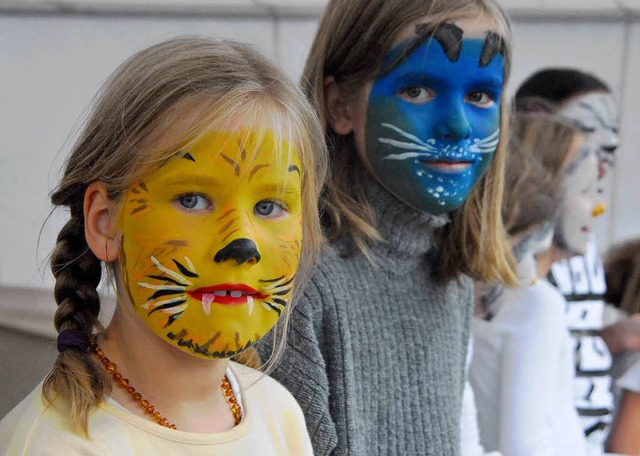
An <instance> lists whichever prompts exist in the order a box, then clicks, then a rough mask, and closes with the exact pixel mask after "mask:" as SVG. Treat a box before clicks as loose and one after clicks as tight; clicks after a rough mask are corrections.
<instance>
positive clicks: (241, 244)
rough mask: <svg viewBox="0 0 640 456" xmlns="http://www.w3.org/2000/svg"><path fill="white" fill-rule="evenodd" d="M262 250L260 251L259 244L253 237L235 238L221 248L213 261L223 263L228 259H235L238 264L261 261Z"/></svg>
mask: <svg viewBox="0 0 640 456" xmlns="http://www.w3.org/2000/svg"><path fill="white" fill-rule="evenodd" d="M260 258H261V257H260V252H258V246H257V245H256V243H255V242H253V241H252V240H251V239H246V238H242V239H235V240H233V241H231V242H230V243H229V244H227V245H226V246H225V247H223V248H222V249H220V250H219V251H218V253H216V256H215V257H213V261H215V262H216V263H222V262H223V261H226V260H229V259H231V260H235V261H236V263H238V264H243V263H248V262H252V263H257V262H259V261H260Z"/></svg>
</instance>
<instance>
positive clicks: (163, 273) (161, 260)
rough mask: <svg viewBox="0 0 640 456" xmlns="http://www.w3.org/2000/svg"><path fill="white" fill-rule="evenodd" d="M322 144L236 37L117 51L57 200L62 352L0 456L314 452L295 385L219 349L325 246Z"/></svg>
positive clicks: (268, 316)
mask: <svg viewBox="0 0 640 456" xmlns="http://www.w3.org/2000/svg"><path fill="white" fill-rule="evenodd" d="M324 153H325V146H324V141H323V136H322V130H321V128H320V126H319V124H318V122H317V118H316V116H315V114H314V112H313V110H312V108H311V107H310V106H309V104H308V103H307V102H306V101H305V100H304V97H303V95H302V94H301V93H300V91H299V90H298V89H297V88H296V87H295V86H294V85H293V84H292V83H291V82H289V81H288V80H287V78H286V77H285V76H284V75H283V73H282V72H281V71H280V70H279V69H277V68H276V67H275V66H274V65H273V64H271V63H269V62H268V61H266V60H265V59H264V58H263V57H262V56H260V55H259V54H258V53H257V52H255V51H253V50H252V49H250V48H249V47H247V46H245V45H242V44H238V43H233V42H222V41H215V40H209V39H204V38H177V39H173V40H169V41H166V42H163V43H160V44H157V45H155V46H151V47H149V48H148V49H145V50H143V51H141V52H139V53H137V54H135V55H134V56H133V57H131V58H130V59H129V60H127V61H126V62H125V63H124V64H122V65H121V67H120V68H119V69H118V70H117V71H116V72H115V73H114V74H113V76H112V77H111V79H110V80H109V81H108V83H107V84H106V86H105V87H104V88H103V90H102V92H101V94H100V96H99V98H98V99H97V101H96V104H95V106H94V109H93V112H92V114H91V115H90V117H89V119H88V121H87V123H86V126H85V128H84V130H83V132H82V133H81V136H80V138H79V140H78V141H77V143H76V145H75V147H74V150H73V151H72V153H71V155H70V156H69V159H68V161H67V164H66V170H65V172H64V176H63V178H62V181H61V183H60V185H59V186H58V188H57V189H56V190H55V192H54V193H53V195H52V202H53V203H54V205H56V206H64V207H67V208H68V209H69V211H70V219H69V221H68V222H67V224H66V225H65V226H64V228H63V229H62V231H61V232H60V234H59V236H58V241H57V242H58V243H57V246H56V248H55V250H54V252H53V255H52V259H51V267H52V271H53V274H54V275H55V277H56V286H55V299H56V302H57V303H58V310H57V312H56V316H55V325H56V328H57V330H58V331H59V336H58V350H59V351H60V355H59V357H58V359H57V361H56V363H55V365H54V367H53V370H52V371H51V373H50V374H49V375H48V377H47V378H46V379H45V381H44V383H43V384H42V385H40V386H38V387H37V388H36V390H34V391H33V392H32V394H31V395H29V396H28V397H27V398H26V399H25V400H24V401H23V402H22V403H21V404H19V405H18V406H17V407H16V408H15V409H14V410H13V411H12V412H10V413H9V415H7V416H6V417H5V418H4V420H3V421H2V422H1V424H0V453H2V454H25V455H41V454H86V455H93V454H96V455H97V454H113V455H121V454H145V455H162V454H167V455H169V454H172V455H175V454H188V455H192V456H193V455H205V454H206V455H210V454H238V455H244V454H251V453H253V452H255V450H256V448H260V454H271V455H282V454H293V455H299V454H312V450H311V444H310V441H309V436H308V434H307V431H306V428H305V425H304V417H303V415H302V412H301V410H300V408H299V407H298V405H297V404H296V402H295V400H294V399H293V397H292V396H291V395H290V394H289V393H288V392H287V391H286V390H285V389H284V388H283V387H282V386H280V385H279V384H278V383H277V382H275V381H274V380H272V379H270V378H269V377H266V376H264V375H263V374H260V373H259V372H257V371H255V370H253V369H250V368H248V367H245V366H243V365H240V364H237V363H234V362H230V361H229V358H230V357H233V356H237V355H239V354H242V353H243V352H244V351H246V350H248V349H250V347H251V346H252V345H253V344H254V343H255V342H257V341H258V340H259V339H260V338H261V337H262V336H264V334H265V333H266V332H267V331H269V330H270V329H271V328H272V327H273V326H274V325H275V323H276V322H277V321H278V319H282V320H284V321H285V323H286V320H287V319H288V317H289V313H290V309H291V305H292V301H293V299H294V296H295V295H296V293H298V290H299V289H300V287H301V286H302V285H303V284H304V282H305V276H306V275H307V274H308V272H309V268H310V265H311V264H312V262H313V258H314V255H315V254H316V251H317V250H318V247H319V245H320V243H321V233H320V229H319V221H318V217H317V203H316V197H317V195H318V192H319V189H320V187H321V185H322V182H323V176H324V169H325V163H326V161H325V155H324ZM103 265H104V266H108V267H109V268H110V269H111V272H112V275H113V278H114V282H115V290H116V296H117V299H118V306H117V308H116V311H115V313H114V315H113V317H112V319H111V321H110V323H109V324H108V326H107V327H106V329H104V330H102V328H101V327H100V324H99V322H98V314H99V312H100V297H99V295H98V293H97V291H96V287H97V286H98V283H99V282H100V279H101V276H102V267H103ZM285 326H286V325H285ZM280 335H282V334H280Z"/></svg>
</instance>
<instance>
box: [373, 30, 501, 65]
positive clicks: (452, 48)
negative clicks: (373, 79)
mask: <svg viewBox="0 0 640 456" xmlns="http://www.w3.org/2000/svg"><path fill="white" fill-rule="evenodd" d="M415 32H416V35H417V36H416V38H414V39H410V40H405V41H403V42H402V43H400V44H398V45H397V46H395V47H394V48H393V49H391V51H389V53H388V54H387V55H386V56H385V57H384V58H383V59H382V65H381V67H380V74H381V75H382V74H385V73H388V72H389V71H392V70H393V69H394V68H395V67H397V66H398V65H400V64H401V63H402V62H404V61H405V60H406V59H407V58H408V57H409V56H410V55H411V54H412V53H413V52H414V51H415V50H416V49H417V48H418V47H420V46H421V45H422V43H424V42H425V41H427V40H430V39H433V40H435V41H437V42H438V43H439V44H440V46H441V47H442V50H443V51H444V53H445V55H446V56H447V58H448V59H449V60H450V61H451V62H457V61H458V59H459V58H460V51H461V50H462V42H463V39H464V30H462V29H461V28H460V27H458V26H457V25H456V24H453V23H451V22H445V23H443V24H438V25H433V24H425V23H422V24H416V27H415ZM497 54H502V55H503V56H504V41H503V39H502V37H501V36H500V35H499V34H498V33H496V32H493V31H491V30H488V31H487V32H485V36H484V43H483V45H482V52H481V53H480V58H479V60H478V66H479V67H480V68H483V67H486V66H487V65H489V64H490V63H491V61H492V60H493V58H494V57H495V56H496V55H497Z"/></svg>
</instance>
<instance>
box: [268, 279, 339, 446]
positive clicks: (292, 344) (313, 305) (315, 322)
mask: <svg viewBox="0 0 640 456" xmlns="http://www.w3.org/2000/svg"><path fill="white" fill-rule="evenodd" d="M316 279H317V277H316ZM315 282H317V280H316V281H313V280H312V282H311V283H310V284H309V285H308V286H307V288H306V289H305V292H304V295H303V296H302V298H301V299H300V300H299V301H298V303H297V304H296V305H295V307H294V308H293V310H292V314H291V319H290V321H289V331H288V334H287V344H286V349H285V352H284V354H283V356H282V358H281V359H280V361H279V362H278V365H277V366H276V368H275V370H274V371H273V372H272V373H271V374H270V375H271V376H272V377H273V378H275V379H276V380H277V381H279V382H280V383H281V384H283V385H284V386H285V387H286V388H287V389H288V390H289V391H290V392H291V394H293V396H294V397H295V398H296V400H297V401H298V403H299V404H300V407H301V408H302V411H303V412H304V415H305V420H306V423H307V429H308V431H309V435H310V436H311V441H312V444H313V449H314V454H315V455H316V456H323V455H329V454H331V453H332V451H333V450H334V449H335V447H336V446H337V443H338V437H337V433H336V428H335V424H334V422H333V420H332V418H331V413H330V408H329V381H328V378H327V370H326V365H325V355H324V354H323V350H322V346H323V339H324V337H323V333H322V326H323V325H322V308H323V305H322V303H325V302H326V300H327V299H330V298H331V297H330V296H323V293H321V292H320V289H321V288H322V287H318V286H317V284H316V283H315ZM260 345H261V346H260V347H259V350H260V353H261V355H262V356H263V358H265V357H266V356H268V353H267V352H266V351H265V350H266V347H270V344H269V343H265V344H260Z"/></svg>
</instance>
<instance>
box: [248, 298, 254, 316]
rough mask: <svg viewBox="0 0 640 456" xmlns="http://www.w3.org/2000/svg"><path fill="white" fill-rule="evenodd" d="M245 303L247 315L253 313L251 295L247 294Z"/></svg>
mask: <svg viewBox="0 0 640 456" xmlns="http://www.w3.org/2000/svg"><path fill="white" fill-rule="evenodd" d="M247 304H248V308H249V316H251V314H252V313H253V296H251V295H248V296H247Z"/></svg>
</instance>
